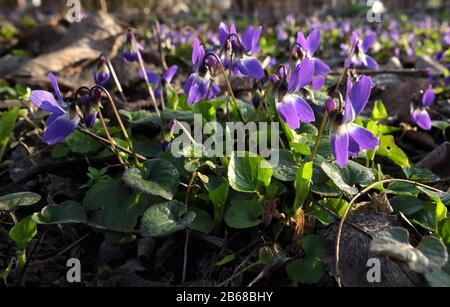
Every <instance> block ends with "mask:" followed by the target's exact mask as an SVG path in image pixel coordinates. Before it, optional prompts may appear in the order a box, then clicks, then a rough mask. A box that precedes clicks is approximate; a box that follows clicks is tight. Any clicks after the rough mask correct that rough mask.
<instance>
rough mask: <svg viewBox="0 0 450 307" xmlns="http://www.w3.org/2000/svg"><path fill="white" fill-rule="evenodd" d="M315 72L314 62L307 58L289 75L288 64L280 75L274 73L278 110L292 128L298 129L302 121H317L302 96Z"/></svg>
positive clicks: (272, 77) (272, 78)
mask: <svg viewBox="0 0 450 307" xmlns="http://www.w3.org/2000/svg"><path fill="white" fill-rule="evenodd" d="M313 74H314V63H313V62H312V61H311V60H310V59H308V58H306V59H304V60H303V61H302V62H301V63H300V64H297V66H296V67H295V68H294V70H293V72H292V74H291V75H290V76H289V75H288V69H287V65H284V66H282V68H281V69H280V70H279V74H278V75H272V76H271V77H270V80H271V81H272V83H273V84H274V95H275V101H276V108H277V112H278V114H279V115H280V117H281V118H282V119H283V120H284V121H285V122H286V124H287V125H288V126H289V127H290V128H291V129H294V130H295V129H298V128H299V127H300V123H311V122H313V121H315V116H314V111H313V110H312V108H311V106H310V105H309V104H308V103H307V102H306V100H305V99H304V98H303V97H302V93H301V91H302V89H303V88H304V87H305V86H306V85H308V84H310V83H311V82H312V79H313Z"/></svg>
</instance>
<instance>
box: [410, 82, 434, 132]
mask: <svg viewBox="0 0 450 307" xmlns="http://www.w3.org/2000/svg"><path fill="white" fill-rule="evenodd" d="M421 98H422V99H421V100H420V98H419V99H417V97H414V98H413V102H412V104H411V120H412V121H413V122H414V123H415V124H417V126H419V127H420V128H422V129H423V130H431V118H430V115H429V114H428V111H427V109H428V108H429V107H431V106H432V105H433V104H434V102H435V101H436V92H435V91H434V89H433V88H432V87H431V86H430V87H429V88H428V89H427V90H426V91H425V93H423V95H422V97H421Z"/></svg>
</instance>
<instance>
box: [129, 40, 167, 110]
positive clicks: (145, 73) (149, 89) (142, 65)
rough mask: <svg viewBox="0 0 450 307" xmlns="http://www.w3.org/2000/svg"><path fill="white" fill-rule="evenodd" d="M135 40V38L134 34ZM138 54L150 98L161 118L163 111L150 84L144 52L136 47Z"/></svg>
mask: <svg viewBox="0 0 450 307" xmlns="http://www.w3.org/2000/svg"><path fill="white" fill-rule="evenodd" d="M133 40H135V38H134V36H133ZM134 45H135V46H136V41H134ZM136 54H137V57H138V62H139V66H140V68H141V70H142V74H143V75H144V80H145V84H146V85H147V90H148V94H149V95H150V99H151V101H152V103H153V107H154V108H155V112H156V114H157V115H158V117H159V118H161V112H160V111H159V108H158V103H157V102H156V98H155V93H153V87H152V85H151V84H150V81H149V80H148V76H147V71H146V70H145V64H144V59H143V58H142V54H141V52H140V51H139V49H138V48H136Z"/></svg>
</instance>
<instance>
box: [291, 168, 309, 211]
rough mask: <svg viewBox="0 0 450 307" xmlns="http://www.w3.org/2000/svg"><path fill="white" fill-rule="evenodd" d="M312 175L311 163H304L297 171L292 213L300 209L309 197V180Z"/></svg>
mask: <svg viewBox="0 0 450 307" xmlns="http://www.w3.org/2000/svg"><path fill="white" fill-rule="evenodd" d="M312 175H313V163H312V162H305V163H304V164H302V166H301V167H300V168H299V169H298V171H297V179H296V180H295V203H294V211H297V210H298V209H300V208H302V207H303V205H304V204H305V201H306V199H307V198H308V195H309V190H310V187H311V179H312Z"/></svg>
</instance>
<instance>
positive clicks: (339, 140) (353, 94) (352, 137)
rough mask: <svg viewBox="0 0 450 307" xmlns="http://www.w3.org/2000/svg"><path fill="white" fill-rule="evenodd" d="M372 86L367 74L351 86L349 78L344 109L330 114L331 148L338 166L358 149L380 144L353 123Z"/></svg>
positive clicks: (356, 152)
mask: <svg viewBox="0 0 450 307" xmlns="http://www.w3.org/2000/svg"><path fill="white" fill-rule="evenodd" d="M372 86H373V83H372V79H371V78H370V77H367V76H361V78H360V79H359V80H358V81H357V82H356V83H355V85H353V86H352V83H351V80H350V79H349V80H348V82H347V95H346V98H345V110H344V111H343V112H339V111H338V110H336V111H334V112H332V113H331V114H330V129H331V150H332V152H333V155H334V157H335V158H336V161H337V163H338V164H339V166H340V167H344V166H345V165H346V164H347V162H348V158H349V156H352V157H355V156H356V155H357V154H358V152H359V151H361V150H370V149H374V148H376V147H377V146H378V145H379V144H380V142H379V140H378V138H377V137H376V136H375V135H373V133H372V132H370V131H369V130H367V129H365V128H363V127H361V126H358V125H356V124H354V123H353V122H354V121H355V119H356V118H357V117H358V116H359V114H361V112H362V111H363V110H364V108H365V106H366V104H367V102H368V101H369V98H370V94H371V92H372Z"/></svg>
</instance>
